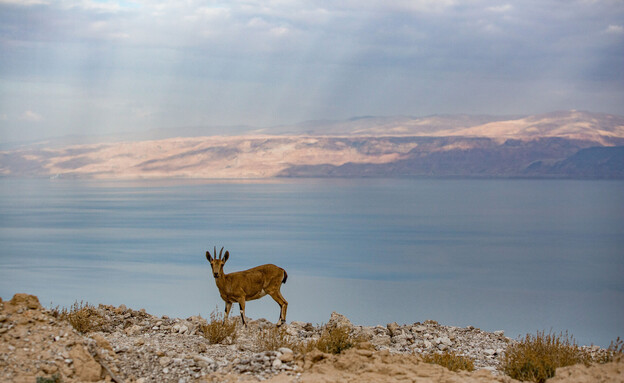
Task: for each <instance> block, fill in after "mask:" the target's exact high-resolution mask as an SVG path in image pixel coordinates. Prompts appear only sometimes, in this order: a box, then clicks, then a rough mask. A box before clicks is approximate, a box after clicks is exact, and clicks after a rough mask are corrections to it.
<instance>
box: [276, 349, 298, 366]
mask: <svg viewBox="0 0 624 383" xmlns="http://www.w3.org/2000/svg"><path fill="white" fill-rule="evenodd" d="M278 351H279V352H280V354H281V355H280V356H279V357H278V359H279V360H281V361H282V362H284V363H288V362H292V361H293V360H294V359H295V354H294V352H293V350H291V349H289V348H285V347H282V348H280V349H279V350H278Z"/></svg>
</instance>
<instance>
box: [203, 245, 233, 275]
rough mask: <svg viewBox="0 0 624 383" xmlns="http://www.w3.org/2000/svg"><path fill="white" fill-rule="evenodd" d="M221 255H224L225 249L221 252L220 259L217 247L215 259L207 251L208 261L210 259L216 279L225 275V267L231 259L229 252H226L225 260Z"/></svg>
mask: <svg viewBox="0 0 624 383" xmlns="http://www.w3.org/2000/svg"><path fill="white" fill-rule="evenodd" d="M221 254H223V247H222V248H221V251H220V252H219V257H218V258H217V248H216V246H215V248H214V258H213V257H212V256H211V255H210V252H209V251H206V259H208V262H210V266H212V274H213V275H214V277H215V278H219V277H220V276H222V275H223V265H225V262H227V260H228V258H229V257H230V252H229V251H227V250H226V251H225V254H224V255H223V258H221Z"/></svg>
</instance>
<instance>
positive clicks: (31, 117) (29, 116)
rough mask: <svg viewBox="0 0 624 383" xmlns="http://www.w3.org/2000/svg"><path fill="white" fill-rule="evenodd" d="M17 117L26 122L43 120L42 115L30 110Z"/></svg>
mask: <svg viewBox="0 0 624 383" xmlns="http://www.w3.org/2000/svg"><path fill="white" fill-rule="evenodd" d="M19 119H20V120H22V121H27V122H40V121H43V117H41V115H39V114H38V113H36V112H33V111H32V110H27V111H25V112H24V113H22V114H21V115H20V116H19Z"/></svg>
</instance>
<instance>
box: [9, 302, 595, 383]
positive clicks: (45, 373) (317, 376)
mask: <svg viewBox="0 0 624 383" xmlns="http://www.w3.org/2000/svg"><path fill="white" fill-rule="evenodd" d="M97 312H98V314H99V315H100V316H101V317H102V318H104V321H102V322H101V327H100V329H99V331H97V332H91V333H89V334H87V335H83V334H80V333H79V332H77V331H76V330H75V329H74V328H73V327H72V326H71V325H70V324H69V323H68V322H66V321H63V320H59V319H57V318H56V317H55V316H54V315H53V314H54V313H53V311H52V310H48V309H45V308H42V307H41V305H40V304H39V301H38V299H37V298H36V297H34V296H31V295H26V294H16V295H15V296H14V297H13V299H11V300H10V301H5V302H2V301H1V300H0V381H6V382H35V381H36V382H37V383H55V382H95V381H105V382H110V381H115V382H137V383H139V382H141V383H146V382H176V383H184V382H212V381H239V380H249V379H251V380H266V379H270V380H271V381H277V382H313V381H348V380H351V379H352V378H353V376H358V375H360V374H363V373H364V370H366V371H368V373H370V374H372V375H371V380H364V381H375V380H376V379H377V378H375V376H377V375H379V374H381V376H382V377H383V376H385V377H387V380H388V381H393V380H392V379H394V378H391V376H392V374H390V375H387V374H386V375H384V371H385V372H388V371H395V370H396V372H397V376H403V375H402V374H404V373H407V372H405V371H408V372H409V371H413V373H414V374H416V375H417V376H421V377H423V379H424V378H427V379H429V378H431V379H430V380H424V381H473V380H471V379H473V378H474V379H475V380H474V381H484V382H485V381H488V382H489V381H500V382H502V381H505V382H511V381H513V380H511V379H510V378H509V377H506V376H502V374H500V373H499V371H498V370H497V368H498V366H499V361H500V357H501V355H502V354H503V353H504V352H505V349H506V347H507V345H508V344H510V342H513V340H511V339H509V338H507V337H505V335H504V334H503V332H502V331H497V332H494V333H490V332H485V331H482V330H479V329H477V328H474V327H472V326H469V327H466V328H457V327H450V326H443V325H440V324H438V323H437V322H435V321H426V322H424V323H414V324H409V325H399V324H397V323H390V324H388V325H386V326H374V327H365V326H356V325H353V324H352V323H351V322H350V321H349V320H348V319H347V318H346V317H344V316H343V315H340V314H337V313H333V314H332V315H331V318H330V319H329V321H328V323H327V324H326V327H328V328H331V327H345V328H347V329H348V330H349V332H350V333H351V334H353V335H354V336H357V337H359V338H360V339H364V340H366V342H364V343H361V344H360V345H359V346H358V347H356V348H355V349H352V350H348V352H344V353H343V354H341V355H340V356H334V355H329V354H323V353H321V352H320V351H312V352H309V353H307V354H305V355H299V354H298V353H295V352H293V350H291V349H288V348H285V347H282V348H279V349H278V350H276V351H264V350H261V349H259V346H258V334H259V333H260V332H261V330H263V329H270V328H273V326H274V324H272V323H270V322H268V321H266V320H264V319H259V320H254V321H251V323H250V325H249V327H248V328H247V329H244V328H238V330H237V337H236V339H235V340H232V339H229V340H227V341H226V342H225V343H226V344H210V342H209V341H208V340H207V339H206V338H205V337H204V336H203V335H202V333H201V326H202V324H205V323H206V320H205V319H204V318H201V317H199V316H193V317H190V318H186V319H182V318H169V317H167V316H163V317H156V316H153V315H150V314H148V313H146V312H145V310H138V311H137V310H132V309H129V308H127V307H125V306H123V305H122V306H120V307H113V306H106V305H100V306H99V307H97ZM321 331H322V329H321V328H320V327H319V326H314V325H312V324H311V323H305V322H291V323H290V324H287V325H286V332H287V334H288V335H289V336H290V337H292V338H293V339H297V340H298V341H303V342H305V341H310V340H313V339H318V337H319V336H320V334H321ZM447 350H448V351H454V352H456V353H458V354H462V355H465V356H468V357H470V358H472V359H473V360H474V363H475V367H476V368H477V369H478V371H477V372H475V373H472V374H474V375H466V374H468V373H465V372H462V373H459V374H458V373H452V372H450V371H448V370H446V369H444V368H443V367H440V366H435V365H429V364H426V363H423V362H422V361H420V358H419V357H418V356H419V355H421V354H424V353H431V352H439V351H447ZM596 351H597V352H598V351H599V350H598V349H597V350H596ZM354 365H361V366H366V368H364V370H362V371H360V370H357V369H356V370H352V368H353V366H354ZM374 366H377V367H374ZM397 366H402V367H401V368H400V369H397ZM401 371H403V372H401ZM388 373H389V372H388ZM345 374H346V375H345ZM375 374H377V375H375ZM449 374H450V375H449ZM416 375H415V376H416ZM449 376H450V377H456V378H457V379H459V380H448V379H447V378H448V377H449ZM462 376H463V377H462ZM321 377H322V378H321ZM436 377H437V378H436ZM441 377H446V378H444V379H446V380H444V379H442V378H441ZM438 378H439V379H438ZM332 379H333V380H332ZM397 379H398V378H397ZM440 379H441V380H440ZM358 380H359V379H358ZM384 380H386V379H384ZM398 380H400V379H398ZM412 381H419V380H418V379H417V378H416V377H414V378H413V379H412Z"/></svg>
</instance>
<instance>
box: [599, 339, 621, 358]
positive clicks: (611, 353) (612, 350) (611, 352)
mask: <svg viewBox="0 0 624 383" xmlns="http://www.w3.org/2000/svg"><path fill="white" fill-rule="evenodd" d="M622 357H624V340H622V339H620V337H619V336H618V338H617V339H616V340H615V341H611V344H610V345H609V348H607V349H606V350H605V352H604V353H601V354H600V355H599V356H598V357H597V358H596V359H595V360H594V361H595V362H598V363H609V362H613V361H614V360H616V359H618V358H622Z"/></svg>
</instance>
